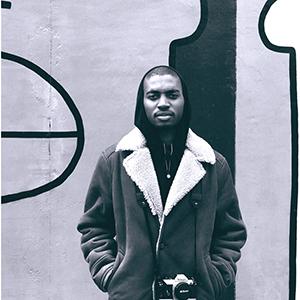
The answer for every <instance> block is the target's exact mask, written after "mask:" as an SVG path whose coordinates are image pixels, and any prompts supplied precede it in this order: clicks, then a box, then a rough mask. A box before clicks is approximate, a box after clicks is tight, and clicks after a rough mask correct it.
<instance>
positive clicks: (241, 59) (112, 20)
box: [2, 0, 291, 300]
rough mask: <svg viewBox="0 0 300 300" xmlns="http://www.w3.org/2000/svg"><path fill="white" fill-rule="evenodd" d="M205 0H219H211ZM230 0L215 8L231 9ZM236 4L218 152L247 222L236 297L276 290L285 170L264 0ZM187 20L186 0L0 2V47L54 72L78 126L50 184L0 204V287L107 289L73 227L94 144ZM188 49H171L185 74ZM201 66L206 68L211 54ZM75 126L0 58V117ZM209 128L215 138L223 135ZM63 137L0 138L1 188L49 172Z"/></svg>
mask: <svg viewBox="0 0 300 300" xmlns="http://www.w3.org/2000/svg"><path fill="white" fill-rule="evenodd" d="M211 2H213V3H215V4H216V7H218V6H217V1H211ZM232 5H233V8H234V9H233V10H230V9H229V10H228V11H230V13H232V14H234V13H235V3H234V2H232ZM236 5H237V14H236V16H235V15H233V16H232V18H233V19H235V17H236V20H237V27H236V29H235V27H234V26H235V24H234V23H233V24H231V25H230V26H231V28H230V30H229V32H231V33H232V32H233V31H234V30H236V53H237V57H236V62H234V61H233V64H234V63H235V64H234V66H233V70H236V74H235V76H233V77H232V78H234V77H236V82H234V83H233V87H234V86H235V85H236V93H235V91H234V90H233V91H232V94H231V96H232V97H233V98H234V99H233V100H234V101H233V108H235V111H233V113H232V117H231V119H230V120H228V122H231V124H232V127H235V128H234V129H235V131H234V130H233V131H232V132H235V136H234V137H232V138H233V139H235V153H232V151H234V149H232V150H228V152H229V153H231V155H232V158H234V157H235V161H232V165H234V163H235V173H236V186H237V191H238V194H239V198H240V205H241V209H242V213H243V216H244V219H245V222H246V225H247V228H248V234H249V238H248V242H247V244H246V246H245V248H244V250H243V255H242V260H241V261H240V263H239V266H238V278H237V299H241V300H252V299H266V300H267V299H268V300H269V299H272V300H273V299H274V300H277V299H280V300H281V299H283V300H286V299H288V267H289V265H288V254H289V253H288V250H289V249H288V237H289V206H290V179H291V166H290V159H291V156H290V153H291V147H290V131H291V128H290V110H289V107H290V106H289V101H290V99H289V93H288V92H289V77H288V58H287V56H286V55H283V54H278V53H274V52H271V51H270V50H267V49H266V48H265V46H264V45H263V44H262V42H261V40H260V38H259V34H258V17H259V14H260V11H261V9H262V7H263V5H264V1H261V0H255V1H252V2H251V3H250V2H249V3H246V2H237V4H236ZM170 8H171V9H170ZM214 12H215V13H214V14H211V15H209V16H210V17H211V18H214V21H215V22H217V21H216V20H220V17H221V16H220V15H219V14H218V13H216V12H217V10H215V11H214ZM223 17H224V15H223ZM228 19H230V18H228ZM222 20H226V18H224V19H222ZM199 21H200V2H199V1H197V0H188V1H182V0H176V1H174V0H168V1H160V0H157V1H140V0H139V1H138V0H132V1H121V0H120V1H101V4H100V2H99V1H89V2H74V1H72V2H71V1H69V0H65V1H55V0H49V1H34V0H31V1H29V2H28V1H27V2H24V1H21V0H15V1H13V2H12V8H11V9H10V10H2V26H3V31H2V50H3V51H6V52H10V53H14V54H16V55H18V56H21V57H25V58H27V59H29V60H30V61H32V62H34V63H35V64H37V65H39V66H40V67H41V68H43V69H44V70H45V71H46V72H48V73H49V74H51V76H53V77H54V78H55V79H56V80H57V81H58V82H59V83H60V84H62V86H63V87H64V88H65V89H66V90H67V92H68V93H69V94H70V96H71V97H72V99H73V101H74V103H75V105H76V106H77V108H78V110H79V112H80V114H81V117H82V120H83V124H84V129H85V147H84V151H83V153H82V156H81V158H80V160H79V163H78V165H77V166H76V168H75V170H74V172H73V173H72V174H71V175H70V176H69V178H68V179H67V180H66V181H65V182H64V183H63V184H62V185H60V186H58V187H56V188H55V189H53V190H51V191H49V192H47V193H44V194H41V195H38V196H36V197H31V198H27V199H23V200H20V201H16V202H13V203H8V204H5V205H2V297H3V299H26V300H27V299H64V300H67V299H83V298H86V299H106V296H105V295H103V294H102V293H101V292H100V291H99V290H98V289H97V288H96V286H95V285H94V284H93V282H92V280H91V278H90V275H89V271H88V266H87V265H86V264H85V262H84V261H83V257H82V254H81V252H80V248H79V238H80V235H79V234H78V233H77V232H76V225H77V222H78V220H79V217H80V216H81V214H82V210H83V204H84V198H85V193H86V191H87V187H88V184H89V180H90V177H91V174H92V172H93V168H94V166H95V163H96V161H97V158H98V155H99V153H100V151H102V150H103V149H104V148H105V147H106V146H108V145H109V144H112V143H114V142H115V141H117V140H118V139H119V138H120V137H121V136H122V135H123V134H125V133H126V132H127V131H128V130H129V129H130V128H131V127H132V123H133V113H134V111H133V110H134V104H135V94H136V89H137V86H138V83H139V80H140V78H141V77H142V75H143V73H144V72H145V71H146V70H147V69H149V68H150V67H152V66H154V65H157V64H167V63H168V56H169V51H168V50H169V44H170V42H171V41H172V40H174V39H177V38H180V37H185V36H188V35H190V34H192V33H193V32H194V30H195V29H196V28H197V25H198V23H199ZM227 25H228V24H227ZM221 27H222V24H219V26H216V27H210V28H211V30H212V34H215V35H216V36H218V32H217V30H220V28H221ZM212 28H215V29H212ZM214 30H215V31H214ZM226 38H227V36H224V40H225V41H226ZM199 41H201V39H199ZM220 41H221V40H220ZM215 42H218V39H215ZM204 46H205V45H204ZM204 46H203V45H201V47H203V48H205V47H204ZM201 47H200V48H198V51H200V49H201ZM190 51H191V50H190ZM193 51H197V49H196V50H195V48H194V50H193ZM189 53H191V52H184V51H183V52H182V53H181V54H180V53H179V54H178V55H177V59H181V61H184V59H186V58H187V57H188V58H189V59H190V60H188V61H189V63H188V64H187V65H186V66H184V70H185V72H187V75H189V72H188V70H189V68H190V69H191V70H195V69H196V67H195V66H196V65H201V63H202V62H201V61H199V56H198V55H190V54H189ZM195 53H196V52H195ZM223 54H224V53H223ZM180 55H181V56H180ZM228 56H230V57H232V53H231V54H230V55H229V54H228ZM180 57H181V58H180ZM225 58H226V55H225ZM177 62H178V61H177ZM217 62H218V61H217V60H216V63H217ZM178 63H179V62H178ZM225 64H226V62H225ZM214 67H215V72H218V65H217V66H214ZM203 75H205V74H202V76H203ZM204 77H205V76H204ZM191 80H194V81H195V80H196V79H195V78H192V79H191ZM193 85H194V86H196V85H197V82H196V83H195V82H194V83H193ZM229 88H230V87H229ZM218 101H219V103H221V104H222V105H224V103H222V99H219V100H218ZM208 102H209V101H208ZM230 105H232V103H231V104H230ZM197 109H199V107H197ZM195 113H196V114H198V115H199V113H201V112H199V111H197V110H196V112H195ZM219 114H220V115H222V111H219ZM234 116H235V117H236V120H235V121H236V122H235V125H234ZM223 120H225V121H226V118H225V119H223ZM194 126H196V127H197V123H194ZM75 129H76V126H75V121H74V117H73V115H72V114H71V113H70V111H69V109H68V107H67V105H66V103H65V102H64V101H63V99H62V97H61V95H60V94H59V93H58V92H57V91H56V90H55V89H54V88H53V87H52V86H51V85H49V84H48V83H47V82H45V81H43V80H42V79H41V78H40V77H39V76H38V75H37V74H35V73H34V72H32V71H30V70H29V69H26V68H24V67H23V66H21V65H18V64H16V63H14V62H11V61H7V60H2V130H5V131H45V132H47V131H52V132H53V131H73V130H75ZM196 129H197V128H196ZM198 130H201V128H198ZM220 134H221V135H224V132H222V131H221V130H220ZM211 138H212V142H214V141H216V146H219V145H221V146H222V145H223V144H224V143H222V142H221V143H220V144H218V137H216V136H211ZM75 147H76V138H56V139H28V138H27V139H12V138H10V139H8V138H6V139H3V141H2V194H10V193H15V192H19V191H25V190H28V189H32V188H35V187H37V186H40V185H42V184H45V183H47V182H49V181H51V180H53V179H55V178H57V176H59V175H60V174H61V173H62V172H63V170H64V169H65V168H66V166H67V165H68V163H69V161H70V159H71V157H72V155H73V153H74V151H75ZM229 148H230V147H229ZM224 149H228V147H224ZM230 149H231V148H230Z"/></svg>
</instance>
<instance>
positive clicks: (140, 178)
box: [123, 148, 163, 222]
mask: <svg viewBox="0 0 300 300" xmlns="http://www.w3.org/2000/svg"><path fill="white" fill-rule="evenodd" d="M123 166H124V168H125V170H126V172H127V174H128V175H129V176H130V178H131V179H132V180H133V181H134V182H135V184H136V185H137V186H138V187H139V189H140V190H141V191H142V192H143V194H144V197H145V199H146V201H147V202H148V204H149V207H150V209H151V212H152V214H153V215H157V216H158V218H159V221H160V222H161V219H162V212H163V207H162V201H161V196H160V191H159V185H158V181H157V177H156V173H155V169H154V165H153V162H152V159H151V154H150V151H149V149H148V148H142V149H138V150H136V151H134V152H132V153H131V154H130V155H128V156H127V157H126V158H125V159H124V161H123Z"/></svg>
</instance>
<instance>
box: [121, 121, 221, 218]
mask: <svg viewBox="0 0 300 300" xmlns="http://www.w3.org/2000/svg"><path fill="white" fill-rule="evenodd" d="M115 151H133V152H132V153H131V154H130V155H128V156H127V157H126V158H125V159H124V161H123V166H124V168H125V170H126V172H127V174H128V175H129V176H130V178H131V179H132V180H133V181H134V182H135V183H136V185H137V186H138V187H139V189H140V190H141V191H142V193H143V194H144V197H145V199H146V201H147V202H148V205H149V207H150V209H151V212H152V214H153V215H157V216H158V218H159V221H160V223H161V222H162V219H163V215H165V216H167V215H168V214H169V213H170V212H171V210H172V208H173V207H174V206H175V205H176V204H177V203H178V202H179V201H180V200H181V199H182V198H183V197H184V196H185V195H186V194H187V193H188V192H190V191H191V190H192V189H193V187H194V186H195V185H196V184H197V183H198V182H199V181H200V180H201V179H202V178H203V176H204V175H205V173H206V171H205V169H204V167H203V165H202V163H201V162H206V163H210V164H214V163H215V162H216V157H215V154H214V151H213V149H212V148H211V146H210V145H209V144H208V143H207V142H206V141H205V140H204V139H202V138H201V137H199V136H198V135H196V134H195V133H194V132H193V131H192V130H191V129H189V131H188V135H187V140H186V149H185V150H184V153H183V156H182V159H181V161H180V164H179V167H178V170H177V172H176V175H175V178H174V180H173V183H172V185H171V188H170V191H169V194H168V197H167V200H166V205H165V208H164V210H163V206H162V200H161V196H160V191H159V185H158V180H157V176H156V173H155V169H154V165H153V162H152V159H151V154H150V151H149V149H148V148H147V147H146V139H145V137H144V136H143V134H142V133H141V131H140V130H139V129H138V128H137V127H135V128H134V129H133V130H131V131H130V132H129V133H128V134H127V135H125V136H124V137H123V138H122V139H121V140H120V142H119V143H118V144H117V147H116V150H115Z"/></svg>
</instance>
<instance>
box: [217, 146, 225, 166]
mask: <svg viewBox="0 0 300 300" xmlns="http://www.w3.org/2000/svg"><path fill="white" fill-rule="evenodd" d="M214 153H215V156H216V163H217V164H218V165H220V166H224V164H227V160H226V158H225V157H224V156H223V155H222V154H221V153H220V152H218V151H216V150H215V149H214Z"/></svg>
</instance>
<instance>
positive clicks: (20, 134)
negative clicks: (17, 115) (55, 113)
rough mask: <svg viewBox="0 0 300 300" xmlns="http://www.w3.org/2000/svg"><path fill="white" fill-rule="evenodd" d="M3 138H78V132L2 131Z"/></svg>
mask: <svg viewBox="0 0 300 300" xmlns="http://www.w3.org/2000/svg"><path fill="white" fill-rule="evenodd" d="M1 137H2V138H19V139H25V138H28V139H53V138H74V137H78V132H77V131H49V132H47V131H2V132H1Z"/></svg>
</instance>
